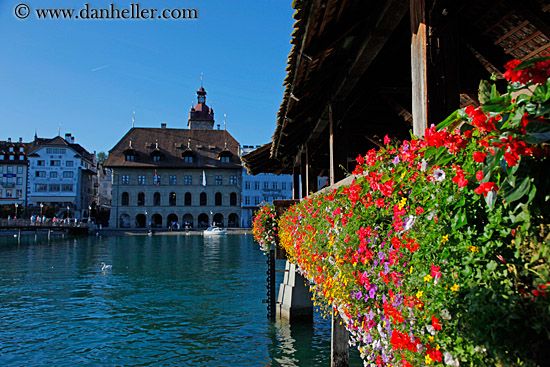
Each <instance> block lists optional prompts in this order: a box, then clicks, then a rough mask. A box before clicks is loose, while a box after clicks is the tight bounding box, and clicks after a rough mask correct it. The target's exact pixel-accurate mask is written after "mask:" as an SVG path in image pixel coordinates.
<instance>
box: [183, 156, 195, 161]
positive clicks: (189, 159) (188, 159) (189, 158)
mask: <svg viewBox="0 0 550 367" xmlns="http://www.w3.org/2000/svg"><path fill="white" fill-rule="evenodd" d="M183 161H184V162H185V163H193V156H192V155H186V156H185V157H183Z"/></svg>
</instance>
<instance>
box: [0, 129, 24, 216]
mask: <svg viewBox="0 0 550 367" xmlns="http://www.w3.org/2000/svg"><path fill="white" fill-rule="evenodd" d="M26 150H27V144H26V143H23V140H22V139H21V138H19V141H18V142H15V141H14V142H12V140H11V138H8V140H7V141H0V205H14V210H15V206H16V205H17V207H19V206H20V207H21V209H22V208H23V207H24V206H26V202H27V165H28V161H27V155H26ZM17 214H21V212H19V213H17Z"/></svg>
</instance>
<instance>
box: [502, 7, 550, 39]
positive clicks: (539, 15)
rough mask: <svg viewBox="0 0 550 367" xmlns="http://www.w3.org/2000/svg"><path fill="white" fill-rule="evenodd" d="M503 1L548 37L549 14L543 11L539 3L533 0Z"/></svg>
mask: <svg viewBox="0 0 550 367" xmlns="http://www.w3.org/2000/svg"><path fill="white" fill-rule="evenodd" d="M505 2H506V3H507V4H508V5H509V6H511V7H512V8H514V9H516V10H517V12H518V13H519V14H521V15H522V16H523V17H525V19H527V20H528V21H529V23H531V24H533V25H534V26H535V27H536V28H537V30H539V31H541V32H542V33H544V35H545V36H546V37H548V38H550V15H549V14H548V13H547V12H545V11H543V10H542V8H541V5H540V4H539V3H538V2H536V1H534V0H521V1H520V2H517V1H512V0H505Z"/></svg>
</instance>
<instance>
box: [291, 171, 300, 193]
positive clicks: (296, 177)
mask: <svg viewBox="0 0 550 367" xmlns="http://www.w3.org/2000/svg"><path fill="white" fill-rule="evenodd" d="M292 198H293V199H295V200H297V199H300V166H294V168H293V169H292Z"/></svg>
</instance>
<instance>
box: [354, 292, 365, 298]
mask: <svg viewBox="0 0 550 367" xmlns="http://www.w3.org/2000/svg"><path fill="white" fill-rule="evenodd" d="M361 297H363V293H361V291H357V293H355V299H360V298H361Z"/></svg>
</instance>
